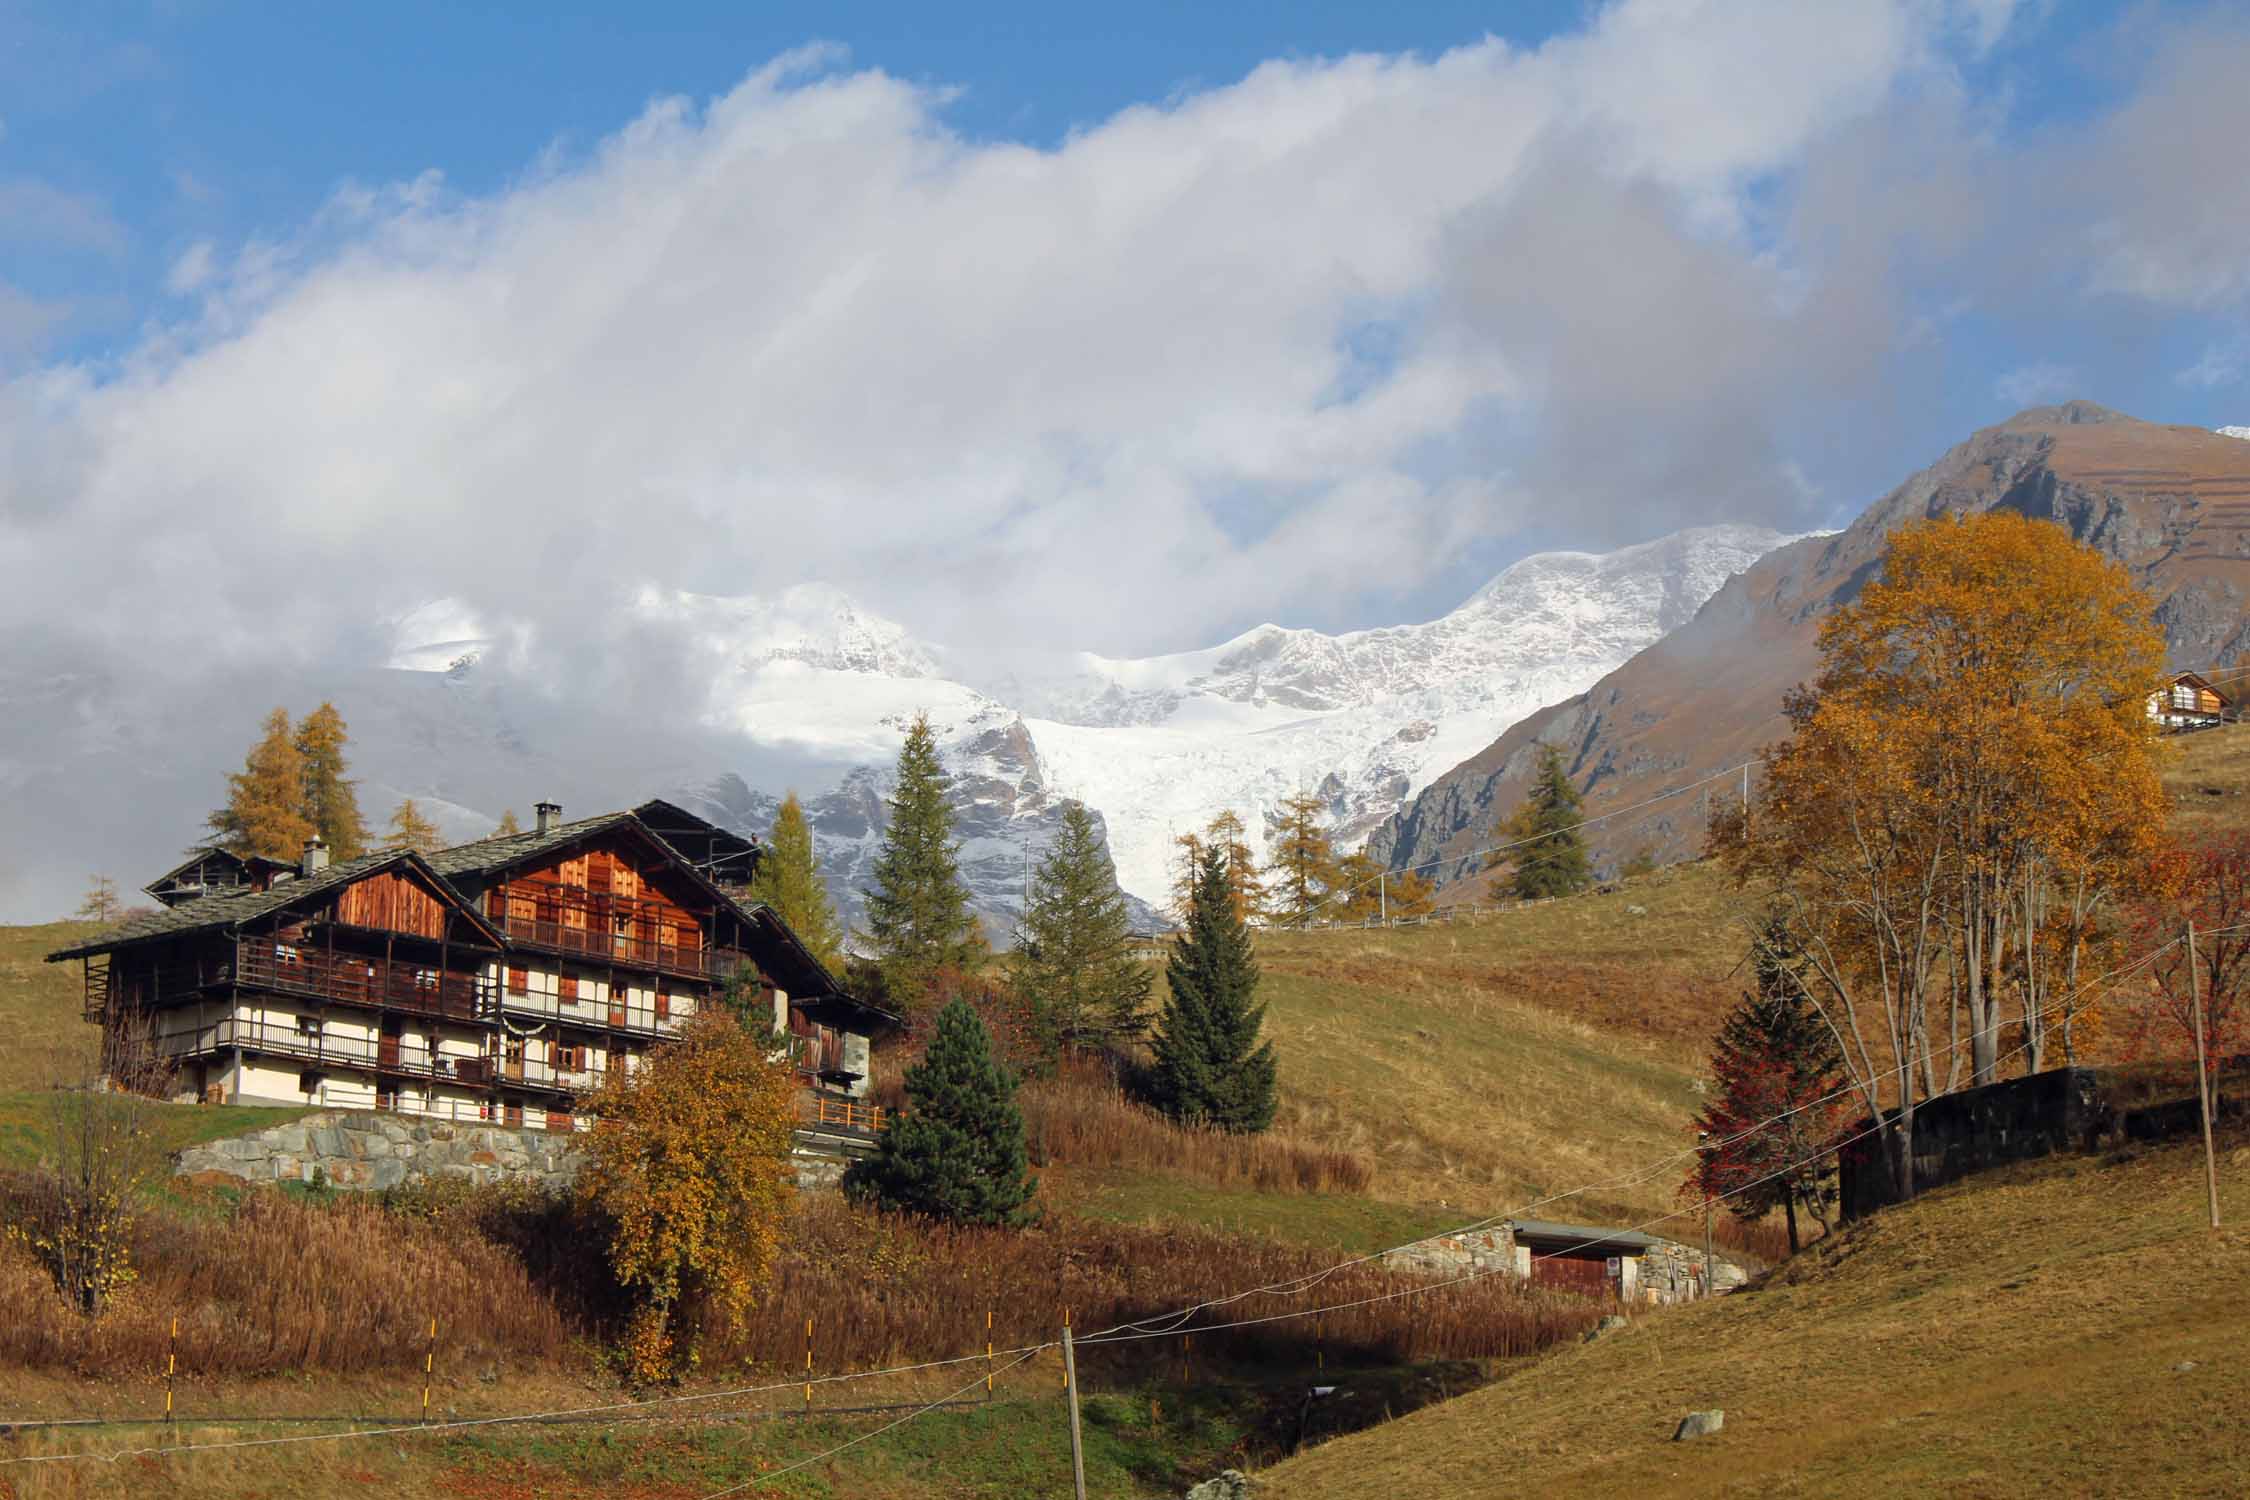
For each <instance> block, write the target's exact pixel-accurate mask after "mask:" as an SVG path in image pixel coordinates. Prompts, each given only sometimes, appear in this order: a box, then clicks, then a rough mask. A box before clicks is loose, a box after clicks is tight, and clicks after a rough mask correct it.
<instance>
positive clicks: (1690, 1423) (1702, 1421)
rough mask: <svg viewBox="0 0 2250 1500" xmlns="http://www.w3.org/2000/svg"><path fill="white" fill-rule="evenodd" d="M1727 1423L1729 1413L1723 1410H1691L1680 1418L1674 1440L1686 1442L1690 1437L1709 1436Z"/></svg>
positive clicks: (1673, 1435)
mask: <svg viewBox="0 0 2250 1500" xmlns="http://www.w3.org/2000/svg"><path fill="white" fill-rule="evenodd" d="M1726 1424H1727V1414H1726V1413H1725V1412H1723V1411H1691V1412H1689V1413H1688V1414H1687V1415H1686V1416H1684V1417H1682V1418H1680V1425H1679V1428H1678V1429H1677V1430H1676V1431H1674V1432H1673V1434H1672V1441H1673V1442H1675V1443H1684V1442H1686V1441H1687V1440H1688V1439H1689V1438H1699V1437H1709V1436H1710V1435H1711V1434H1712V1433H1714V1432H1717V1431H1718V1430H1719V1429H1720V1428H1722V1427H1724V1426H1726Z"/></svg>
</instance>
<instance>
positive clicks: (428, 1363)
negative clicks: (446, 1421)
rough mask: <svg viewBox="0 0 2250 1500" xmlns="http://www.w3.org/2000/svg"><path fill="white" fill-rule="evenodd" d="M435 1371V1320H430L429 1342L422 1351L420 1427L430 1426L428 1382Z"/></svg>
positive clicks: (434, 1318)
mask: <svg viewBox="0 0 2250 1500" xmlns="http://www.w3.org/2000/svg"><path fill="white" fill-rule="evenodd" d="M436 1370H437V1319H436V1317H434V1316H433V1317H432V1318H431V1319H430V1342H429V1344H428V1346H427V1347H426V1348H424V1349H423V1351H422V1425H423V1426H425V1427H427V1426H429V1425H430V1381H431V1380H432V1379H433V1378H434V1375H435V1372H436Z"/></svg>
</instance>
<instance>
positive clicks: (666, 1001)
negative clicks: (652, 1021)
mask: <svg viewBox="0 0 2250 1500" xmlns="http://www.w3.org/2000/svg"><path fill="white" fill-rule="evenodd" d="M656 1019H658V1020H659V1021H669V1020H670V1019H672V992H671V991H670V990H668V989H666V988H665V987H664V986H663V985H661V984H660V985H658V986H657V987H656Z"/></svg>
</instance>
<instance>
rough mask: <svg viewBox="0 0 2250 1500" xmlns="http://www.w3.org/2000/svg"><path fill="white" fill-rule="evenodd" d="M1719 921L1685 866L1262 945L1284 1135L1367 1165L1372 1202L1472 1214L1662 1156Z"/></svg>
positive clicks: (1724, 983)
mask: <svg viewBox="0 0 2250 1500" xmlns="http://www.w3.org/2000/svg"><path fill="white" fill-rule="evenodd" d="M1728 910H1729V892H1728V891H1727V888H1726V884H1725V881H1724V879H1723V878H1722V877H1721V876H1720V875H1719V874H1718V872H1716V871H1714V870H1711V869H1709V868H1706V867H1702V866H1682V867H1679V868H1676V869H1673V870H1667V871H1662V872H1659V873H1658V874H1656V875H1653V876H1649V877H1646V878H1644V879H1641V880H1637V881H1634V882H1631V883H1630V884H1628V885H1627V886H1626V887H1625V888H1624V889H1622V890H1620V891H1617V892H1615V893H1613V894H1606V895H1592V896H1586V897H1581V898H1578V899H1576V900H1571V901H1558V902H1552V903H1549V904H1547V905H1543V906H1536V907H1531V908H1528V909H1526V910H1523V911H1520V912H1512V913H1505V914H1496V915H1491V916H1486V917H1483V918H1480V919H1475V920H1473V921H1469V920H1465V921H1461V922H1456V923H1454V924H1451V925H1446V926H1432V927H1420V928H1406V929H1399V930H1394V931H1385V932H1370V931H1350V930H1341V931H1327V932H1307V933H1294V934H1289V933H1283V934H1268V935H1265V936H1263V937H1262V938H1261V939H1260V941H1259V945H1258V956H1259V961H1260V963H1261V964H1262V965H1263V967H1264V972H1265V976H1266V978H1265V984H1264V986H1263V990H1262V993H1263V997H1264V999H1265V1001H1266V1005H1267V1011H1266V1024H1267V1027H1268V1030H1269V1031H1270V1032H1271V1034H1272V1035H1273V1038H1274V1041H1275V1044H1276V1046H1277V1048H1278V1049H1279V1051H1280V1054H1281V1058H1282V1089H1283V1101H1282V1108H1281V1114H1280V1123H1281V1124H1282V1126H1283V1127H1284V1128H1286V1129H1288V1130H1290V1131H1292V1132H1294V1133H1296V1134H1298V1135H1301V1136H1304V1137H1307V1138H1309V1139H1311V1140H1313V1141H1316V1142H1320V1143H1323V1144H1329V1145H1335V1146H1341V1147H1346V1148H1349V1149H1352V1150H1356V1151H1361V1152H1364V1153H1366V1154H1368V1155H1369V1156H1371V1157H1372V1158H1373V1159H1374V1160H1375V1161H1376V1162H1377V1163H1378V1167H1377V1180H1376V1182H1375V1184H1374V1191H1375V1192H1376V1193H1378V1194H1380V1195H1382V1196H1385V1197H1392V1198H1398V1199H1403V1200H1406V1201H1412V1202H1424V1203H1439V1202H1444V1203H1450V1204H1455V1205H1461V1204H1468V1205H1476V1206H1480V1207H1481V1206H1486V1205H1496V1204H1504V1203H1507V1202H1511V1201H1516V1200H1518V1199H1522V1198H1529V1197H1536V1196H1542V1195H1544V1194H1547V1193H1551V1192H1554V1191H1557V1190H1558V1189H1562V1188H1565V1187H1572V1186H1577V1185H1579V1184H1581V1183H1585V1182H1591V1181H1596V1180H1607V1179H1611V1178H1615V1177H1618V1176H1620V1175H1623V1174H1625V1173H1627V1172H1629V1171H1630V1170H1631V1169H1632V1168H1634V1167H1635V1166H1636V1165H1638V1164H1640V1163H1643V1162H1646V1161H1647V1160H1649V1159H1650V1158H1651V1157H1654V1156H1661V1155H1663V1154H1664V1153H1666V1152H1668V1151H1672V1150H1676V1149H1677V1148H1678V1146H1679V1143H1680V1140H1681V1132H1682V1131H1683V1130H1685V1129H1686V1128H1687V1125H1688V1122H1689V1120H1690V1119H1691V1118H1692V1117H1693V1114H1694V1112H1695V1108H1696V1104H1697V1100H1698V1095H1697V1094H1696V1093H1695V1092H1694V1087H1693V1085H1694V1080H1695V1078H1696V1076H1697V1074H1698V1073H1699V1072H1700V1069H1701V1062H1702V1051H1703V1045H1704V1041H1705V1039H1706V1038H1707V1037H1708V1036H1709V1034H1710V1031H1711V1029H1712V1027H1713V1026H1714V1025H1715V1023H1716V1020H1717V1017H1718V1015H1719V1014H1720V1012H1721V1011H1722V1010H1723V1009H1724V1008H1725V1006H1726V1005H1727V1004H1728V1003H1729V1002H1730V1001H1731V999H1732V998H1733V994H1734V989H1735V986H1734V984H1733V982H1732V980H1731V978H1730V975H1729V969H1730V966H1731V964H1732V962H1733V959H1732V956H1731V955H1732V953H1733V950H1734V948H1735V946H1736V944H1735V940H1734V938H1733V937H1732V935H1731V933H1730V931H1729V923H1730V918H1729V916H1728ZM1673 1185H1674V1184H1673V1183H1672V1182H1670V1181H1662V1182H1656V1183H1651V1184H1646V1185H1642V1186H1639V1187H1635V1188H1619V1189H1616V1190H1613V1191H1611V1192H1609V1193H1607V1194H1604V1195H1600V1196H1599V1198H1598V1199H1597V1200H1595V1201H1589V1202H1587V1203H1585V1204H1582V1205H1580V1206H1579V1207H1580V1209H1582V1210H1583V1211H1587V1212H1594V1211H1598V1210H1600V1209H1602V1208H1604V1207H1610V1208H1614V1207H1617V1206H1620V1205H1626V1206H1631V1207H1634V1208H1642V1207H1646V1206H1648V1205H1651V1204H1657V1203H1668V1202H1669V1197H1670V1193H1671V1189H1672V1187H1673ZM1567 1211H1570V1210H1569V1209H1568V1208H1567V1206H1562V1205H1558V1206H1557V1209H1556V1212H1557V1213H1558V1214H1560V1213H1564V1212H1567Z"/></svg>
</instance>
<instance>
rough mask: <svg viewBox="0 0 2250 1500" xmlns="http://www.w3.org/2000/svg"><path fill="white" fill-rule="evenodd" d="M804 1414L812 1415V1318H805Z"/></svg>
mask: <svg viewBox="0 0 2250 1500" xmlns="http://www.w3.org/2000/svg"><path fill="white" fill-rule="evenodd" d="M805 1415H806V1416H808V1417H809V1416H811V1415H812V1319H810V1318H807V1319H805Z"/></svg>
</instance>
